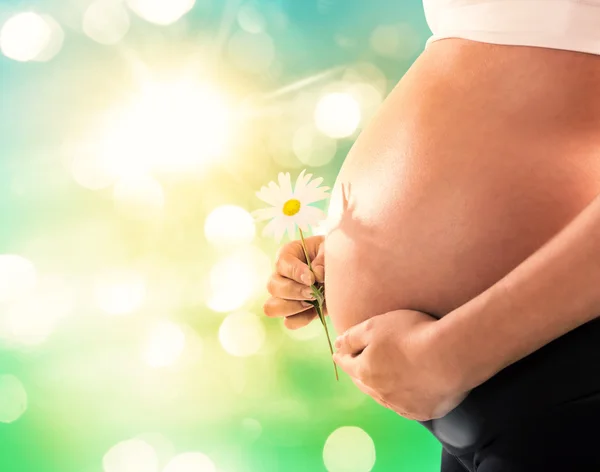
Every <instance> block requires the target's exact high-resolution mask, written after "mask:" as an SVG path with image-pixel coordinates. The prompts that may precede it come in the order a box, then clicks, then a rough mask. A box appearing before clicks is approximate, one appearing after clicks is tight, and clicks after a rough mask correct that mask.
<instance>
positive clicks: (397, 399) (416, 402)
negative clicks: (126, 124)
mask: <svg viewBox="0 0 600 472" xmlns="http://www.w3.org/2000/svg"><path fill="white" fill-rule="evenodd" d="M436 321H437V319H436V318H434V317H432V316H429V315H426V314H424V313H420V312H418V311H412V310H398V311H392V312H389V313H385V314H383V315H379V316H374V317H373V318H370V319H368V320H366V321H365V322H363V323H361V324H359V325H356V326H354V327H352V328H350V329H349V330H348V331H346V333H344V334H343V335H341V336H340V337H338V339H337V340H336V342H335V347H336V349H337V353H336V354H334V356H333V358H334V360H335V362H336V363H337V364H338V365H339V366H340V367H341V368H342V369H343V370H344V371H345V372H346V373H347V374H348V375H350V377H351V378H352V380H353V382H354V383H355V384H356V385H357V386H358V388H360V389H361V390H362V391H363V392H365V393H366V394H368V395H370V396H371V397H373V399H374V400H376V401H377V402H378V403H380V404H381V405H383V406H385V407H386V408H390V409H391V410H394V411H395V412H396V413H398V414H399V415H401V416H404V417H405V418H409V419H413V420H418V421H427V420H431V419H434V418H441V417H442V416H445V415H446V414H447V413H449V412H450V411H451V410H453V409H454V408H456V407H457V406H458V405H459V404H460V403H461V402H462V401H463V400H464V399H465V398H466V396H467V394H468V393H469V392H468V391H467V392H465V391H463V390H461V388H460V385H461V383H460V368H461V366H452V365H449V363H448V362H447V359H448V357H449V356H445V355H444V353H443V352H439V349H437V350H436V343H435V340H436V338H435V334H436ZM437 344H438V346H439V343H437Z"/></svg>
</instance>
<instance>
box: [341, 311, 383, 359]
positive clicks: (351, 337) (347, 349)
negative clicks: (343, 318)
mask: <svg viewBox="0 0 600 472" xmlns="http://www.w3.org/2000/svg"><path fill="white" fill-rule="evenodd" d="M373 323H374V322H373V321H372V318H370V319H368V320H366V321H363V322H362V323H360V324H357V325H356V326H353V327H352V328H350V329H349V330H347V331H346V332H345V333H344V334H342V335H341V336H339V337H338V338H337V339H336V340H335V348H336V350H337V351H338V352H339V353H342V354H350V355H357V354H360V353H361V352H362V351H363V350H364V349H365V348H366V347H367V345H368V343H369V337H370V333H371V329H372V327H373Z"/></svg>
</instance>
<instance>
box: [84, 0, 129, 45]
mask: <svg viewBox="0 0 600 472" xmlns="http://www.w3.org/2000/svg"><path fill="white" fill-rule="evenodd" d="M129 26H130V21H129V14H128V13H127V10H126V9H125V8H123V2H122V1H121V0H95V1H94V2H92V3H91V4H90V6H89V7H88V8H87V10H86V11H85V13H84V14H83V25H82V27H83V32H84V33H85V34H86V35H87V36H88V37H90V38H91V39H93V40H94V41H96V42H98V43H100V44H107V45H112V44H117V43H118V42H119V41H121V39H123V37H124V36H125V35H126V34H127V32H128V31H129Z"/></svg>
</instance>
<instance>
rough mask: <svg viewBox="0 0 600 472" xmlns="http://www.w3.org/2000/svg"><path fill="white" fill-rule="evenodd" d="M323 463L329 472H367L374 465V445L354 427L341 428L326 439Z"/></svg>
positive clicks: (364, 433) (364, 434) (367, 436)
mask: <svg viewBox="0 0 600 472" xmlns="http://www.w3.org/2000/svg"><path fill="white" fill-rule="evenodd" d="M323 461H324V462H325V467H326V468H327V470H328V471H329V472H369V471H370V470H371V469H372V468H373V466H374V465H375V444H374V443H373V440H372V439H371V437H370V436H369V435H368V434H367V433H366V432H365V431H363V430H362V429H360V428H358V427H356V426H342V427H341V428H338V429H336V430H335V431H334V432H333V433H331V435H330V436H329V437H328V438H327V441H326V442H325V447H324V448H323Z"/></svg>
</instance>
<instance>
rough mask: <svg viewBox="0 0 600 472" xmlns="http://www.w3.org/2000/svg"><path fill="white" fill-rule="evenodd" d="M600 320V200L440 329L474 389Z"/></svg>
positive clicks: (444, 348) (439, 342)
mask: <svg viewBox="0 0 600 472" xmlns="http://www.w3.org/2000/svg"><path fill="white" fill-rule="evenodd" d="M599 315H600V197H598V198H596V199H595V200H594V201H593V202H592V203H591V204H590V205H589V206H588V207H587V208H586V209H585V210H584V211H583V212H582V213H581V214H579V215H578V216H577V218H575V219H574V220H573V221H572V222H571V223H570V224H569V225H567V226H566V227H565V228H564V229H563V230H562V231H561V232H559V233H558V234H557V235H556V236H555V237H554V238H552V239H551V240H550V241H549V242H548V243H546V244H545V245H544V246H543V247H542V248H540V249H539V250H538V251H537V252H536V253H534V254H533V255H532V256H531V257H529V258H528V259H527V260H525V261H524V262H523V263H522V264H521V265H519V266H518V267H517V268H516V269H514V270H513V271H512V272H510V273H509V274H508V275H507V276H505V277H504V278H503V279H501V280H500V281H499V282H498V283H496V284H495V285H493V286H492V287H491V288H490V289H488V290H487V291H485V292H483V293H482V294H480V295H479V296H477V297H476V298H474V299H473V300H471V301H469V302H468V303H466V304H465V305H463V306H461V307H460V308H458V309H456V310H454V311H453V312H451V313H449V314H448V315H446V316H445V317H443V318H442V319H441V320H439V321H438V322H436V334H435V338H436V339H435V343H436V344H435V345H436V349H441V351H440V352H441V353H443V355H444V356H446V355H447V356H448V360H449V362H451V363H452V365H453V366H454V368H455V369H456V371H457V372H460V374H459V375H460V376H461V378H460V383H461V386H462V387H464V388H465V389H471V388H474V387H476V386H477V385H480V384H481V383H483V382H485V381H486V380H487V379H489V378H490V377H492V376H494V375H495V374H496V373H497V372H499V371H500V370H502V369H503V368H505V367H507V366H508V365H510V364H512V363H514V362H516V361H518V360H519V359H522V358H523V357H525V356H527V355H529V354H531V353H532V352H534V351H536V350H537V349H539V348H540V347H542V346H544V345H545V344H547V343H549V342H550V341H552V340H553V339H556V338H558V337H560V336H562V335H563V334H565V333H567V332H569V331H571V330H572V329H575V328H576V327H578V326H580V325H582V324H584V323H586V322H588V321H590V320H592V319H594V318H596V317H597V316H599Z"/></svg>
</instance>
